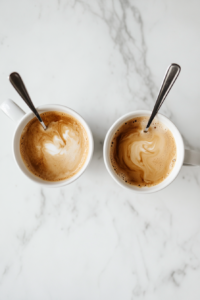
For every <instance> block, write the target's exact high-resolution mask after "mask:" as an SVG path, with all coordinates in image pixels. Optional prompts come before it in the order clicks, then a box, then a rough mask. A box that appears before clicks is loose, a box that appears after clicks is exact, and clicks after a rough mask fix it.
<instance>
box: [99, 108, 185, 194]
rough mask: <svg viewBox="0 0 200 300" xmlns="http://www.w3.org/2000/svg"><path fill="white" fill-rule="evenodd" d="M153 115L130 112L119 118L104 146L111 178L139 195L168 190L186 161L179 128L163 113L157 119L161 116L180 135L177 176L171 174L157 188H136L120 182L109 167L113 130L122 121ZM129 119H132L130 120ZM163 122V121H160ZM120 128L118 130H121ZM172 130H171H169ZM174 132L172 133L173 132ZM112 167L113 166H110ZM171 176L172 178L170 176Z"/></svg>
mask: <svg viewBox="0 0 200 300" xmlns="http://www.w3.org/2000/svg"><path fill="white" fill-rule="evenodd" d="M151 113H152V111H150V110H135V111H131V112H128V113H126V114H124V115H122V116H121V117H119V118H118V119H117V120H116V121H115V122H114V123H113V124H112V125H111V127H110V128H109V129H108V131H107V133H106V136H105V139H104V146H103V158H104V164H105V166H106V169H107V171H108V173H109V174H110V176H111V177H112V178H113V179H114V181H115V182H116V183H117V184H118V185H119V186H121V187H123V188H125V189H129V190H131V191H132V192H134V193H137V194H150V193H155V192H158V191H160V190H162V189H164V188H166V187H167V186H168V185H169V184H171V183H172V182H173V181H174V179H175V178H176V177H177V176H178V174H179V172H180V169H181V167H182V165H183V161H184V156H185V148H184V142H183V138H182V136H181V134H180V132H179V130H178V128H177V127H176V126H175V125H174V123H173V122H172V121H171V120H169V119H168V118H167V117H166V116H164V115H163V114H161V113H158V114H157V115H156V117H157V116H158V117H159V116H160V117H161V118H162V119H164V120H165V121H166V122H167V123H170V124H171V126H172V127H174V131H175V130H176V134H178V138H179V146H180V148H181V153H180V154H179V167H178V170H177V171H176V173H175V175H174V176H173V177H172V173H170V174H169V176H167V178H166V179H165V180H163V181H162V182H161V183H159V184H157V185H155V186H152V187H141V188H139V187H137V186H134V185H130V184H127V183H125V182H122V180H120V177H119V176H118V175H117V174H116V173H115V172H114V170H113V168H112V166H111V167H110V166H109V163H110V153H108V151H107V150H108V149H109V151H110V147H109V145H108V142H109V139H110V136H111V133H112V131H113V129H114V128H115V127H117V125H118V126H119V127H120V126H121V125H119V124H120V123H121V122H122V121H124V120H126V121H128V120H129V119H131V118H134V116H135V117H136V115H141V116H142V114H144V116H145V114H146V115H150V114H151ZM128 117H130V118H129V119H128ZM160 122H162V121H160ZM119 127H118V128H119ZM167 127H168V126H167ZM169 130H170V129H169ZM170 131H171V130H170ZM171 132H172V131H171ZM172 135H173V137H174V140H175V142H177V138H175V136H174V132H172ZM176 146H177V143H176ZM110 165H111V164H110ZM170 175H171V176H170ZM170 177H171V180H170V181H169V178H170ZM167 179H168V182H166V183H165V181H166V180H167ZM164 183H165V184H164ZM160 184H162V185H163V184H164V185H163V186H160V187H159V185H160ZM152 188H154V190H152Z"/></svg>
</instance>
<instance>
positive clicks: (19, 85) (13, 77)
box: [9, 72, 47, 130]
mask: <svg viewBox="0 0 200 300" xmlns="http://www.w3.org/2000/svg"><path fill="white" fill-rule="evenodd" d="M9 80H10V82H11V84H12V85H13V87H14V88H15V89H16V91H17V92H18V94H19V95H20V96H21V97H22V99H23V100H24V101H25V102H26V104H27V105H28V107H29V108H30V109H31V110H32V112H33V113H34V114H35V116H36V118H37V119H38V120H39V121H40V123H41V125H42V126H43V128H44V130H46V129H47V127H46V126H45V124H44V122H43V121H42V118H41V117H40V115H39V113H38V111H37V109H36V108H35V106H34V104H33V102H32V101H31V98H30V96H29V94H28V92H27V89H26V87H25V85H24V83H23V80H22V78H21V76H20V75H19V74H18V73H16V72H13V73H11V74H10V76H9Z"/></svg>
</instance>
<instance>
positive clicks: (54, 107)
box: [12, 104, 94, 188]
mask: <svg viewBox="0 0 200 300" xmlns="http://www.w3.org/2000/svg"><path fill="white" fill-rule="evenodd" d="M36 108H37V110H39V111H41V110H44V112H45V111H64V112H65V113H67V114H69V115H72V116H73V117H75V118H76V117H77V120H78V121H79V122H80V123H81V124H82V125H83V127H84V128H85V130H86V132H87V135H88V140H89V151H88V155H87V158H86V161H85V163H84V165H83V166H82V168H81V169H80V170H79V171H78V172H77V173H76V174H75V175H74V176H72V177H70V178H68V179H65V180H61V181H47V180H44V179H41V178H39V177H38V176H35V175H34V174H33V173H32V172H30V171H29V169H28V168H27V167H26V165H25V164H24V162H23V165H24V166H25V168H26V171H28V172H26V173H25V172H24V171H23V170H22V168H21V167H20V164H19V162H18V159H17V158H16V149H15V148H16V144H17V142H18V146H19V139H18V141H17V140H16V139H17V138H16V134H17V132H18V130H19V127H20V124H21V123H22V122H23V121H24V120H25V119H26V118H27V119H28V120H27V122H26V124H25V125H24V126H23V128H24V127H25V126H26V125H27V123H28V122H29V121H30V119H29V117H30V116H31V115H32V117H33V118H34V117H35V115H34V113H33V112H32V111H30V112H28V113H25V114H24V116H23V117H22V118H21V119H20V120H19V122H18V123H17V126H16V128H15V131H14V134H13V139H12V152H13V156H14V160H15V163H16V164H17V166H18V168H19V169H20V170H21V172H22V173H23V174H24V175H25V176H26V177H28V178H29V179H30V180H31V181H33V182H35V183H36V184H39V185H41V186H44V187H49V188H56V187H63V186H66V185H68V184H70V183H72V182H74V181H75V180H77V179H78V178H79V177H80V176H81V175H82V174H83V173H84V172H85V170H86V169H87V167H88V165H89V164H90V162H91V159H92V156H93V151H94V139H93V135H92V131H91V129H90V127H89V125H88V124H87V122H86V121H85V119H84V118H83V117H82V116H81V115H80V114H79V113H77V112H76V111H75V110H73V109H72V108H70V107H68V106H66V105H62V104H43V105H39V106H37V107H36ZM62 108H64V109H63V110H61V109H62ZM49 109H51V110H49ZM59 109H60V110H59ZM66 110H67V111H66ZM74 115H75V116H74ZM20 136H21V135H20ZM19 152H20V150H19ZM20 156H21V154H20ZM22 161H23V160H22ZM29 174H30V175H29Z"/></svg>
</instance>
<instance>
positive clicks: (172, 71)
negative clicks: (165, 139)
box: [144, 64, 181, 132]
mask: <svg viewBox="0 0 200 300" xmlns="http://www.w3.org/2000/svg"><path fill="white" fill-rule="evenodd" d="M180 71H181V67H180V66H179V65H177V64H171V65H170V66H169V68H168V70H167V72H166V75H165V78H164V80H163V83H162V86H161V88H160V92H159V94H158V98H157V101H156V103H155V106H154V108H153V111H152V113H151V116H150V118H149V121H148V123H147V126H146V128H145V130H144V132H147V131H148V129H149V127H150V125H151V122H152V121H153V119H154V118H155V116H156V115H157V113H158V111H159V109H160V108H161V106H162V104H163V102H164V100H165V98H166V97H167V95H168V93H169V91H170V90H171V88H172V86H173V84H174V82H175V81H176V79H177V77H178V75H179V74H180Z"/></svg>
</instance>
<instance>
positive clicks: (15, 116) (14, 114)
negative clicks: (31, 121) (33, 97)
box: [0, 99, 26, 122]
mask: <svg viewBox="0 0 200 300" xmlns="http://www.w3.org/2000/svg"><path fill="white" fill-rule="evenodd" d="M0 108H1V110H2V111H3V112H4V113H5V114H6V115H7V116H8V117H9V118H10V119H12V120H13V121H15V122H18V121H19V120H21V118H22V117H23V116H24V115H25V114H26V113H25V112H24V111H23V110H22V109H21V108H20V107H19V106H18V105H17V104H16V103H15V102H14V101H12V100H10V99H8V100H5V101H4V102H3V103H1V105H0Z"/></svg>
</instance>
